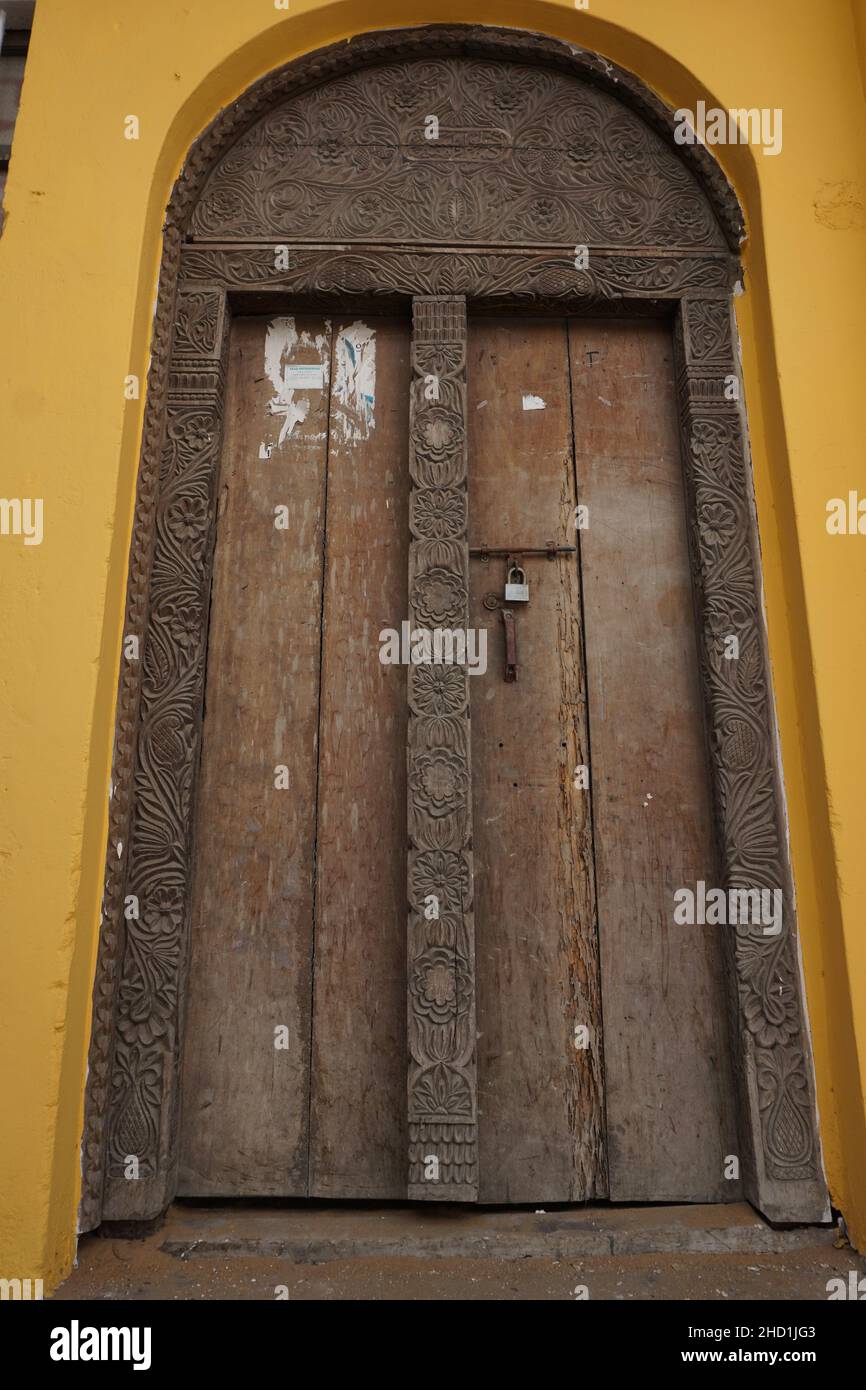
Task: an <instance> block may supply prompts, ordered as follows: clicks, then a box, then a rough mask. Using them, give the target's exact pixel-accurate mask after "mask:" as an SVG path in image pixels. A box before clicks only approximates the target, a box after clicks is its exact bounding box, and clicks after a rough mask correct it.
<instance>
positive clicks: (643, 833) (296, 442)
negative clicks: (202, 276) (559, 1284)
mask: <svg viewBox="0 0 866 1390" xmlns="http://www.w3.org/2000/svg"><path fill="white" fill-rule="evenodd" d="M410 359H411V360H410ZM410 376H411V385H410ZM433 383H435V385H434V384H433ZM449 432H450V433H449ZM467 479H468V486H467ZM682 487H683V484H682V469H681V462H680V458H679V446H678V439H677V432H676V420H675V400H674V383H673V369H672V344H671V337H670V331H669V328H668V327H667V326H666V325H664V324H658V323H652V322H643V323H614V322H591V321H581V320H573V321H567V320H565V319H557V318H545V319H540V318H536V319H532V318H527V317H514V316H512V317H501V318H491V317H483V316H478V317H474V318H473V317H470V319H469V323H468V331H467V326H466V319H465V306H464V305H463V303H462V301H460V300H453V299H452V300H448V299H446V300H441V301H436V300H430V301H424V302H421V303H418V304H416V314H415V328H414V340H413V341H410V324H409V322H408V320H406V319H403V318H387V317H371V316H369V315H367V316H362V317H351V316H347V317H344V318H342V319H337V318H335V319H334V320H333V321H332V320H329V319H326V318H325V317H324V316H313V315H306V316H294V317H291V316H283V317H277V318H272V319H264V318H249V319H238V320H236V321H235V323H234V325H233V328H232V342H231V353H230V369H229V384H228V409H227V433H226V441H225V445H224V450H223V461H222V467H221V475H220V500H219V519H218V535H217V550H216V562H215V571H214V587H213V602H212V617H211V625H210V638H209V649H208V667H207V696H206V707H205V720H204V737H203V755H202V766H201V774H200V779H201V780H200V790H199V811H198V828H197V842H196V843H197V847H196V861H195V876H194V894H193V916H192V959H191V967H190V979H189V991H188V1014H187V1022H186V1042H185V1050H184V1062H183V1088H182V1097H183V1099H182V1142H181V1148H180V1187H179V1191H180V1194H181V1195H195V1196H208V1195H212V1196H216V1195H219V1196H232V1195H245V1196H304V1195H311V1196H318V1197H343V1198H379V1199H383V1198H392V1199H393V1198H401V1197H403V1196H405V1194H406V1191H407V1160H408V1171H409V1188H408V1190H409V1192H410V1195H411V1196H413V1197H416V1198H420V1199H425V1200H427V1199H434V1200H437V1199H438V1200H449V1199H450V1200H476V1199H477V1200H479V1201H481V1202H491V1203H503V1202H506V1203H507V1202H512V1203H524V1202H525V1203H534V1202H542V1201H544V1202H568V1201H578V1200H587V1199H591V1198H603V1197H606V1196H608V1195H610V1196H611V1197H612V1198H614V1199H618V1200H656V1201H659V1200H695V1201H709V1200H724V1199H726V1198H728V1199H729V1198H731V1197H735V1196H737V1195H738V1187H737V1184H736V1183H735V1182H730V1181H728V1180H726V1178H725V1159H726V1156H727V1155H729V1154H732V1153H736V1142H735V1139H734V1118H733V1114H734V1112H733V1097H732V1090H731V1072H730V1060H729V1055H728V1041H727V1036H726V1024H725V1018H726V1012H725V1007H726V1006H725V999H724V991H723V980H722V958H721V949H720V943H719V937H718V933H715V934H712V933H708V932H707V929H705V928H704V929H702V928H699V927H690V928H676V927H675V926H674V925H673V922H672V900H673V899H672V895H673V891H674V889H675V888H676V887H678V886H679V885H680V884H688V883H690V882H694V881H695V879H697V878H704V879H705V880H706V881H708V882H711V881H712V880H713V877H714V873H715V860H714V848H713V841H712V832H711V819H710V805H709V789H708V779H707V768H706V760H705V753H704V747H703V732H702V722H701V714H700V699H699V689H698V674H697V659H696V648H695V638H694V632H693V620H692V613H691V590H690V577H689V568H688V557H687V538H686V528H685V507H684V501H683V491H682ZM467 500H468V517H469V521H468V528H467V523H466V502H467ZM581 509H585V510H583V511H582V510H581ZM550 541H553V542H554V543H555V544H556V545H557V546H560V547H564V548H565V549H564V550H563V552H562V553H560V554H558V555H557V556H556V558H554V559H549V558H547V557H546V556H545V555H543V554H542V555H538V556H532V557H530V558H527V559H526V560H524V562H523V563H524V567H525V569H526V576H527V580H528V583H529V589H530V598H529V602H528V603H526V604H513V605H511V608H512V610H515V611H516V618H515V628H516V641H517V660H518V664H519V670H518V679H517V680H516V681H506V680H505V679H504V678H503V676H504V663H505V625H504V623H503V620H502V609H503V606H504V604H503V588H504V582H505V577H506V576H505V561H504V559H503V558H502V557H501V556H500V555H498V554H492V555H490V556H489V557H485V556H483V555H481V554H478V553H477V552H478V551H481V550H483V549H484V548H489V549H490V550H491V551H494V552H497V551H504V550H508V549H510V550H513V551H514V552H518V553H519V552H521V551H532V550H538V549H540V550H543V549H544V547H545V546H546V545H547V544H548V543H549V542H550ZM470 547H471V550H472V552H474V554H473V558H472V559H471V560H470V559H469V558H468V556H469V552H470ZM407 573H408V574H409V594H410V605H409V617H410V619H411V620H412V622H413V623H414V624H416V625H419V626H421V627H425V628H428V629H429V628H433V629H434V630H435V628H436V625H437V623H439V624H441V625H445V626H448V627H450V628H457V627H458V626H459V622H458V620H459V619H461V617H462V618H463V620H464V621H465V623H466V625H467V627H468V632H469V635H470V640H473V641H474V642H475V647H474V652H475V660H474V669H473V663H472V662H470V663H468V664H465V663H464V664H460V663H458V665H457V666H456V668H455V667H449V666H448V664H447V663H444V664H443V663H436V662H435V660H434V661H433V662H432V663H430V662H424V661H422V662H421V663H418V664H415V665H412V663H411V661H410V662H409V670H408V675H407V665H406V658H407V656H408V655H409V654H410V653H409V650H408V649H407V648H406V646H405V636H404V631H403V627H402V624H403V622H404V618H405V614H406V584H407ZM467 576H468V578H467ZM467 585H468V587H467ZM387 632H391V633H393V634H394V635H395V637H396V638H397V648H396V649H395V650H396V651H399V656H398V657H397V659H396V660H395V661H391V662H386V661H383V660H382V659H381V658H382V655H383V652H384V651H385V646H384V639H383V634H384V633H387ZM471 650H472V648H471V647H470V651H471ZM485 658H486V659H485ZM407 679H408V702H407ZM470 728H471V740H470V737H469V731H470ZM407 740H408V748H409V765H408V766H409V777H408V787H407V775H406V748H407ZM464 769H465V770H466V777H465V779H463V777H462V771H463V770H464ZM407 794H408V807H409V817H408V822H409V823H408V842H409V847H410V848H409V897H410V903H411V907H412V910H411V911H410V917H409V939H408V951H407V941H406V935H405V933H406V916H405V904H406V888H405V869H406V844H407V819H406V805H407ZM473 860H474V891H473V887H472V862H473ZM455 885H456V886H455ZM431 893H432V898H433V901H435V904H436V907H435V910H434V911H433V912H432V913H425V911H424V910H423V909H424V907H425V905H426V904H427V903H428V902H429V901H430V896H429V895H430V894H431ZM473 919H474V920H473ZM407 1003H408V1015H409V1033H408V1048H407V1034H406V1023H405V1020H406V1011H407ZM407 1071H408V1076H409V1102H408V1106H407V1099H406V1077H407Z"/></svg>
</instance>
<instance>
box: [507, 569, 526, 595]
mask: <svg viewBox="0 0 866 1390" xmlns="http://www.w3.org/2000/svg"><path fill="white" fill-rule="evenodd" d="M518 575H520V580H519V582H518V579H517V576H518ZM505 602H506V603H528V602H529V585H528V584H527V582H526V575H525V573H524V571H523V570H522V569H521V568H520V566H519V565H512V566H511V569H510V570H509V571H508V575H507V577H506V580H505Z"/></svg>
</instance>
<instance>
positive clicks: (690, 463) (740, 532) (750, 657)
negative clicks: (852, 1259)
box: [675, 299, 828, 1221]
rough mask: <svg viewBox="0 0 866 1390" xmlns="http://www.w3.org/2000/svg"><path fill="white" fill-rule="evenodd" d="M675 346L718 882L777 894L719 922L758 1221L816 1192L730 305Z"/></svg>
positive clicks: (794, 1213)
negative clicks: (771, 908) (755, 921)
mask: <svg viewBox="0 0 866 1390" xmlns="http://www.w3.org/2000/svg"><path fill="white" fill-rule="evenodd" d="M675 348H676V357H677V375H678V380H679V389H680V421H681V431H682V452H683V459H684V465H685V471H686V487H687V493H688V498H689V517H690V546H691V553H692V567H693V572H694V584H695V593H696V598H697V607H698V615H699V632H698V640H699V657H700V665H701V674H702V682H703V690H704V702H705V708H706V715H707V726H708V735H709V745H710V755H711V757H710V761H711V766H712V772H713V782H714V793H715V812H716V825H717V840H718V845H719V849H720V859H721V865H722V869H723V873H724V876H725V882H724V884H723V885H722V886H724V887H725V888H727V889H732V888H733V889H746V890H749V889H761V890H768V891H769V892H771V893H774V892H776V891H778V892H779V893H780V894H781V899H780V901H781V903H782V922H781V930H780V932H779V933H778V934H773V932H772V930H771V931H767V929H766V928H765V927H764V926H762V925H754V926H751V925H741V926H738V927H736V928H731V932H732V936H731V938H730V940H729V942H728V952H727V954H728V962H729V966H730V971H731V982H730V983H731V989H730V1000H731V1006H732V1013H733V1018H732V1021H733V1037H734V1040H735V1053H736V1062H737V1067H736V1070H737V1079H738V1086H739V1092H740V1096H739V1114H740V1126H739V1128H740V1138H741V1146H742V1148H743V1150H744V1152H743V1153H742V1155H741V1156H740V1157H741V1160H742V1161H741V1169H742V1177H743V1184H744V1191H745V1194H746V1196H747V1197H748V1198H749V1200H750V1201H751V1202H753V1204H754V1205H755V1206H756V1207H758V1208H759V1210H761V1211H762V1212H764V1214H765V1215H766V1216H768V1217H769V1218H770V1219H776V1220H780V1221H782V1220H794V1219H799V1220H801V1221H819V1220H822V1219H824V1218H825V1217H826V1215H827V1212H828V1207H827V1194H826V1189H825V1186H824V1182H823V1177H822V1174H821V1164H820V1154H819V1149H818V1137H817V1127H816V1111H815V1095H814V1084H813V1077H812V1061H811V1055H810V1047H809V1039H808V1032H807V1028H806V1021H805V1012H804V1006H803V996H802V986H801V980H800V964H799V956H798V950H797V935H796V920H795V915H794V911H793V894H792V887H791V875H790V867H789V864H788V859H787V850H786V840H785V833H784V825H783V822H782V815H781V807H782V804H783V801H782V795H781V788H780V785H779V779H780V772H779V769H778V767H777V765H776V758H775V739H774V729H773V711H772V702H771V695H770V690H771V686H770V677H769V665H768V658H767V652H766V648H765V634H764V631H763V626H762V622H761V597H760V590H759V584H758V572H759V571H758V560H757V553H756V543H755V538H754V533H753V524H752V507H751V493H750V487H749V479H748V476H747V469H746V453H745V436H744V426H743V417H742V413H741V405H740V403H739V399H738V392H735V393H732V392H731V391H730V390H726V389H725V384H726V383H730V381H731V380H735V379H736V378H735V376H734V373H735V366H734V341H733V332H732V309H731V305H730V304H729V303H719V302H718V301H713V300H700V299H698V300H686V301H684V303H683V306H682V311H681V315H680V318H679V321H678V323H677V326H676V334H675ZM732 639H733V640H732ZM771 901H772V900H771Z"/></svg>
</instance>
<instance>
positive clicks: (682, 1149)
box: [570, 321, 738, 1202]
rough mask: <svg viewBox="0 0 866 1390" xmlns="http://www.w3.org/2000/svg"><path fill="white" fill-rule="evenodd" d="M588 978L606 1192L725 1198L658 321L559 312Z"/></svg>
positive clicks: (714, 957)
mask: <svg viewBox="0 0 866 1390" xmlns="http://www.w3.org/2000/svg"><path fill="white" fill-rule="evenodd" d="M570 343H571V362H572V382H573V392H574V421H575V445H576V460H577V482H578V499H579V501H580V503H582V504H585V505H587V506H588V508H589V526H588V529H587V530H585V531H584V532H583V533H582V535H581V553H582V564H583V575H584V608H585V621H586V642H587V674H588V688H589V727H590V739H591V746H592V784H593V811H594V827H595V854H596V872H597V883H598V912H599V934H600V942H601V967H602V988H603V993H604V1053H605V1084H606V1095H607V1117H608V1151H609V1164H610V1195H611V1197H612V1198H613V1199H614V1200H617V1201H656V1202H658V1201H676V1200H687V1201H714V1200H733V1199H734V1198H736V1197H737V1196H738V1185H737V1183H736V1182H733V1181H726V1180H725V1177H724V1166H725V1156H726V1155H728V1154H736V1153H737V1140H736V1132H735V1119H734V1102H733V1091H732V1076H731V1067H730V1054H729V1039H728V1035H727V1031H726V1022H727V1005H726V998H725V986H724V970H723V961H724V957H723V946H724V943H723V941H722V938H721V933H722V932H724V931H727V930H731V929H730V928H726V927H717V926H716V927H713V926H678V925H676V924H675V923H674V920H673V911H674V897H673V895H674V891H675V890H676V889H677V888H681V887H689V886H691V887H692V888H694V886H695V883H696V881H697V880H698V879H703V880H704V881H705V882H706V883H707V884H708V885H710V884H717V883H718V882H719V879H718V868H717V861H716V852H715V847H714V842H713V830H712V819H711V809H710V792H709V777H708V767H707V759H706V750H705V743H704V731H703V725H702V714H701V697H700V686H699V677H698V664H697V652H696V642H695V629H694V616H693V599H692V590H691V581H690V570H689V558H688V547H687V534H686V513H685V500H684V489H683V473H682V465H681V461H680V454H679V442H678V434H677V420H676V400H675V391H674V379H673V370H672V343H671V336H670V331H669V329H668V328H667V327H666V326H665V325H663V324H657V323H640V324H629V323H612V322H604V323H602V322H594V323H593V322H580V321H573V322H572V323H571V326H570Z"/></svg>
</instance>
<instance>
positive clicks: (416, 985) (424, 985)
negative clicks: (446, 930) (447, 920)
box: [409, 945, 472, 1024]
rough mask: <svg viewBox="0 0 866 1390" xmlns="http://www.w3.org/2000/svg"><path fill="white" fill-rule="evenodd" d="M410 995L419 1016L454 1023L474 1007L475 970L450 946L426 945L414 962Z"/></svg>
mask: <svg viewBox="0 0 866 1390" xmlns="http://www.w3.org/2000/svg"><path fill="white" fill-rule="evenodd" d="M409 993H410V995H411V996H412V1001H413V1003H414V1006H415V1011H416V1014H417V1015H418V1016H419V1017H421V1018H425V1019H427V1020H428V1021H429V1022H431V1023H433V1024H446V1023H452V1022H453V1021H454V1020H455V1019H458V1018H460V1017H462V1016H463V1015H465V1014H466V1013H467V1012H468V1011H469V1008H470V1007H471V1003H472V971H471V969H470V968H469V966H468V964H467V962H466V961H465V960H463V959H462V958H461V957H460V956H459V955H457V953H456V952H455V951H453V950H449V948H448V947H447V946H433V945H431V946H427V947H426V949H425V950H424V951H422V952H421V954H420V955H418V956H416V957H415V959H414V960H413V961H412V963H411V966H410V970H409Z"/></svg>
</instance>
